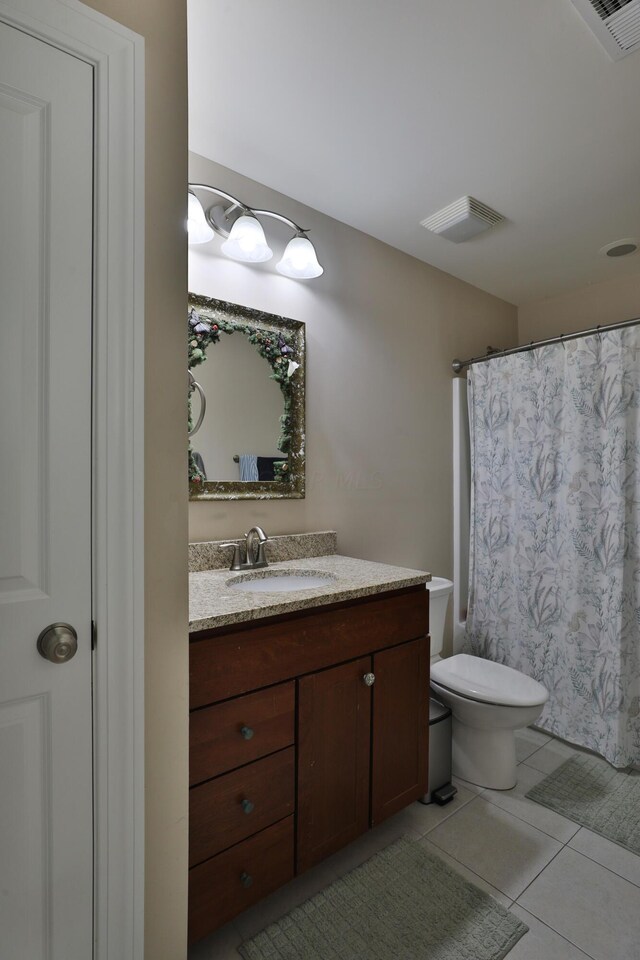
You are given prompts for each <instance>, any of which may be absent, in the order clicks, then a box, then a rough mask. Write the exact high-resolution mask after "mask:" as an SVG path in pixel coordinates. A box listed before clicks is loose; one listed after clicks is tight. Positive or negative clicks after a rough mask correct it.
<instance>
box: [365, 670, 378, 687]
mask: <svg viewBox="0 0 640 960" xmlns="http://www.w3.org/2000/svg"><path fill="white" fill-rule="evenodd" d="M362 679H363V680H364V682H365V684H366V685H367V686H368V687H372V686H373V685H374V683H375V682H376V675H375V673H365V675H364V677H363V678H362Z"/></svg>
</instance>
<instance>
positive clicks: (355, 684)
mask: <svg viewBox="0 0 640 960" xmlns="http://www.w3.org/2000/svg"><path fill="white" fill-rule="evenodd" d="M370 669H371V658H370V657H363V658H361V659H360V660H353V661H351V663H345V664H343V665H342V666H339V667H333V668H332V669H330V670H324V671H322V672H320V673H313V674H310V675H309V676H307V677H302V679H300V680H299V681H298V850H297V869H298V872H300V871H302V870H306V869H307V868H308V867H311V866H313V864H314V863H318V861H320V860H322V859H323V858H324V857H327V856H328V855H329V854H330V853H333V852H334V850H339V849H340V847H343V846H344V845H345V844H346V843H349V842H350V841H351V840H353V839H355V837H358V836H360V834H361V833H364V832H365V831H366V830H367V829H368V826H369V769H370V737H371V688H370V687H367V686H366V684H365V683H364V681H363V677H364V675H365V674H366V673H369V671H370Z"/></svg>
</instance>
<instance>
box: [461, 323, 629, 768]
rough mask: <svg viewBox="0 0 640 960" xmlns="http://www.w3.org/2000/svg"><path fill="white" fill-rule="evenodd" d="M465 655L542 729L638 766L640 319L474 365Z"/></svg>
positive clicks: (615, 760)
mask: <svg viewBox="0 0 640 960" xmlns="http://www.w3.org/2000/svg"><path fill="white" fill-rule="evenodd" d="M469 395H470V399H469V408H470V422H471V461H472V490H473V492H472V509H471V558H470V560H471V564H470V596H469V614H468V620H467V649H469V650H470V652H471V653H474V654H477V655H479V656H482V657H487V658H489V659H491V660H497V661H499V662H500V663H505V664H507V665H509V666H512V667H515V668H517V669H518V670H522V671H523V672H524V673H526V674H528V675H529V676H532V677H535V679H536V680H539V681H540V682H541V683H544V684H545V686H546V687H547V688H548V689H549V692H550V699H549V701H548V703H547V705H546V706H545V708H544V712H543V713H542V716H541V718H540V720H539V721H538V724H539V725H540V726H542V727H543V728H544V729H546V730H548V731H549V732H550V733H553V734H556V735H557V736H559V737H562V738H564V739H566V740H569V741H571V742H572V743H576V744H580V745H582V746H585V747H588V748H590V749H591V750H594V751H596V752H597V753H599V754H602V756H604V757H606V759H607V760H609V761H610V762H611V763H612V764H614V765H615V766H616V767H625V766H627V765H629V764H638V763H640V326H632V327H626V328H623V329H621V330H614V331H609V332H603V333H602V334H600V335H596V336H589V337H584V338H582V339H576V340H570V341H568V342H566V343H564V344H554V345H550V346H548V347H541V348H539V349H536V350H532V351H530V352H527V353H520V354H514V355H512V356H508V357H498V358H496V359H495V360H489V361H487V362H485V363H479V364H475V365H474V366H473V367H471V368H470V371H469Z"/></svg>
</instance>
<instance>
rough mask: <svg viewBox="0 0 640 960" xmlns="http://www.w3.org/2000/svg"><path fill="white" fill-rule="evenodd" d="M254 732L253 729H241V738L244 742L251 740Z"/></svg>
mask: <svg viewBox="0 0 640 960" xmlns="http://www.w3.org/2000/svg"><path fill="white" fill-rule="evenodd" d="M253 733H254V731H253V730H252V728H251V727H246V726H245V727H240V736H241V737H242V739H243V740H251V738H252V736H253Z"/></svg>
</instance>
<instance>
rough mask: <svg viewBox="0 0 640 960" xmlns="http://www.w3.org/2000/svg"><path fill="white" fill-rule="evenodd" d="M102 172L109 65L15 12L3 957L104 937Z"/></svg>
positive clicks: (9, 101) (5, 428)
mask: <svg viewBox="0 0 640 960" xmlns="http://www.w3.org/2000/svg"><path fill="white" fill-rule="evenodd" d="M92 178H93V79H92V69H91V68H90V67H89V66H88V65H87V64H85V63H83V62H82V61H80V60H78V59H77V58H75V57H72V56H70V55H68V54H65V53H62V52H61V51H59V50H57V49H55V48H54V47H52V46H50V45H48V44H45V43H43V42H41V41H39V40H36V39H35V38H33V37H30V36H28V35H26V34H24V33H22V32H20V31H18V30H15V29H14V28H12V27H9V26H7V25H6V24H3V23H0V251H1V255H0V290H1V291H2V297H1V298H0V769H1V770H2V776H1V777H0V931H1V934H0V937H1V949H0V955H2V956H3V957H4V956H5V955H6V956H7V957H8V958H9V957H10V958H11V960H41V958H42V960H44V958H46V960H88V958H90V957H91V952H92V886H93V866H92V847H93V836H92V767H91V763H92V742H91V741H92V729H91V315H92V278H91V269H92V203H93V201H92ZM57 621H65V622H69V623H71V624H72V625H73V626H74V628H75V629H76V631H77V633H78V652H77V653H76V655H75V657H74V658H73V659H72V660H70V661H69V662H68V663H63V664H53V663H50V662H48V661H46V660H44V659H43V658H42V657H40V656H39V654H38V652H37V650H36V641H37V638H38V636H39V634H40V632H41V631H42V630H43V629H44V628H45V627H46V626H48V625H49V624H50V623H53V622H57ZM5 950H6V954H5V953H4V952H3V951H5Z"/></svg>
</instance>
